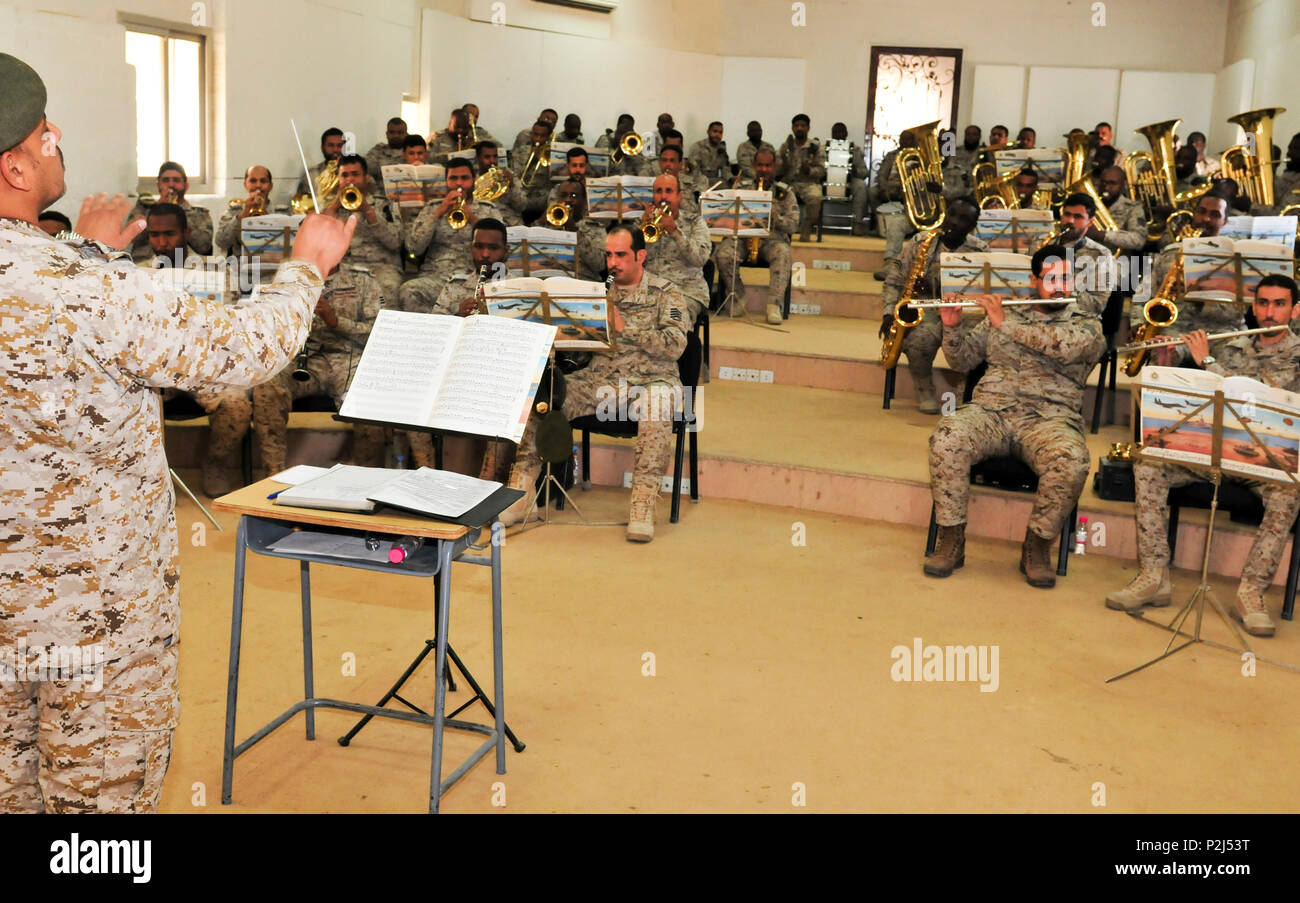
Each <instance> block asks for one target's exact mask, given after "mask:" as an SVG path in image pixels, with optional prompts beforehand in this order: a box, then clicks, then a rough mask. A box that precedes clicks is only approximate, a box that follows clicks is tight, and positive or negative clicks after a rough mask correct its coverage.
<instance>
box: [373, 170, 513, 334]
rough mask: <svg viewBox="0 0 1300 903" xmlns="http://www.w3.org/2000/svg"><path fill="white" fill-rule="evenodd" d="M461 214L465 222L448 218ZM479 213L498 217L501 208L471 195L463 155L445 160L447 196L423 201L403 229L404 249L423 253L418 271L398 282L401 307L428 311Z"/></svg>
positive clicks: (459, 260)
mask: <svg viewBox="0 0 1300 903" xmlns="http://www.w3.org/2000/svg"><path fill="white" fill-rule="evenodd" d="M462 216H463V217H464V221H465V225H464V226H463V227H461V228H455V227H453V225H452V223H451V222H450V221H449V220H452V219H453V217H454V218H457V219H458V218H459V217H462ZM480 217H492V218H493V219H498V220H499V219H501V210H500V208H499V207H497V205H496V204H493V203H492V202H491V201H480V200H476V199H475V198H474V167H473V166H472V165H471V164H470V162H469V160H466V159H465V158H464V157H453V158H452V159H451V161H450V162H448V164H447V196H446V197H444V198H443V199H442V200H441V201H430V202H429V203H427V204H425V205H424V209H422V210H421V211H420V215H419V216H417V217H416V218H415V222H413V223H411V226H410V228H409V229H408V230H407V233H406V249H407V250H408V251H410V252H411V253H413V254H423V255H424V262H423V263H422V264H421V265H420V275H419V276H416V277H415V278H414V279H408V280H407V281H406V282H404V283H402V287H401V289H400V290H399V291H398V300H399V304H400V306H401V309H402V310H413V311H417V312H420V313H428V312H429V311H431V310H432V309H433V305H434V303H435V302H436V301H437V300H438V295H439V294H440V293H441V292H442V289H443V286H445V285H446V284H447V280H448V279H450V278H451V277H452V276H454V275H455V274H456V273H459V272H460V271H461V269H462V268H463V267H464V266H465V258H466V257H467V256H468V248H469V244H470V235H471V234H472V232H473V227H474V224H475V223H476V222H478V220H479V218H480Z"/></svg>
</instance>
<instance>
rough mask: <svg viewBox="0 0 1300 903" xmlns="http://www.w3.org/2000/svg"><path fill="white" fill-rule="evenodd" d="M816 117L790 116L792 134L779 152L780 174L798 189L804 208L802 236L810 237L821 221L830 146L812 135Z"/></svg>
mask: <svg viewBox="0 0 1300 903" xmlns="http://www.w3.org/2000/svg"><path fill="white" fill-rule="evenodd" d="M811 124H812V120H810V119H809V118H808V114H807V113H797V114H795V117H794V118H793V119H791V120H790V135H789V137H787V138H786V139H785V141H784V142H783V143H782V144H781V151H780V153H779V154H778V155H777V160H776V174H777V178H779V179H783V180H784V181H785V182H786V183H787V184H789V185H790V186H791V188H793V189H794V193H795V196H796V197H797V198H798V199H799V204H800V206H801V208H802V210H801V212H800V216H799V240H800V241H808V240H809V238H810V237H811V235H812V227H813V225H814V224H815V223H818V222H820V221H821V211H822V182H824V181H825V180H826V149H825V148H824V147H822V146H821V143H820V142H818V141H817V139H815V138H809V137H808V130H809V127H810V126H811Z"/></svg>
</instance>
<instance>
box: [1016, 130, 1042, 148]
mask: <svg viewBox="0 0 1300 903" xmlns="http://www.w3.org/2000/svg"><path fill="white" fill-rule="evenodd" d="M1037 143H1038V133H1037V132H1035V131H1034V130H1033V129H1031V128H1030V127H1029V126H1025V127H1024V128H1023V129H1021V130H1020V131H1019V133H1017V135H1016V144H1018V145H1020V147H1021V148H1022V149H1024V150H1033V148H1034V146H1035V145H1036V144H1037Z"/></svg>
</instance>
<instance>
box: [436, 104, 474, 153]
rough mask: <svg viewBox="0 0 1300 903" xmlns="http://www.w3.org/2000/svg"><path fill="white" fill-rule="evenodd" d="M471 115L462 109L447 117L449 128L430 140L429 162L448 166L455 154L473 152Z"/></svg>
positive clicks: (458, 108) (457, 109)
mask: <svg viewBox="0 0 1300 903" xmlns="http://www.w3.org/2000/svg"><path fill="white" fill-rule="evenodd" d="M473 147H474V143H473V137H472V135H471V132H470V126H469V114H468V113H466V112H465V111H464V110H463V109H461V108H460V107H457V108H456V109H454V110H452V111H451V114H450V115H449V116H448V117H447V128H445V129H443V130H442V131H441V132H438V133H437V134H436V135H434V136H433V137H431V138H430V139H429V162H430V163H441V164H443V165H444V166H445V165H446V164H447V161H449V160H450V159H451V157H452V155H453V154H457V153H460V152H462V151H469V150H473Z"/></svg>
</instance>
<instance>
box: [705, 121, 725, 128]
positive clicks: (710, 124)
mask: <svg viewBox="0 0 1300 903" xmlns="http://www.w3.org/2000/svg"><path fill="white" fill-rule="evenodd" d="M715 125H722V123H721V122H718V120H716V119H715V120H713V121H712V122H710V123H709V128H713V127H714V126H715ZM706 131H707V129H706Z"/></svg>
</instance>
